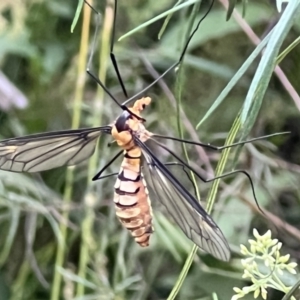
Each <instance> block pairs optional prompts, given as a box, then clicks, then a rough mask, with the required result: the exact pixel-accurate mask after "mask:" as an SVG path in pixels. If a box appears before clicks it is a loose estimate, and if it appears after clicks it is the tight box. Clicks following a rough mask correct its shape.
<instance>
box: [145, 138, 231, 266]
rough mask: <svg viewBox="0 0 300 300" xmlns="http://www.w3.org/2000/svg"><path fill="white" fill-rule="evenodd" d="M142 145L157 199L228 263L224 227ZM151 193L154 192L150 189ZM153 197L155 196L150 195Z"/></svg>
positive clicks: (194, 238) (149, 181)
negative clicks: (222, 229) (219, 225)
mask: <svg viewBox="0 0 300 300" xmlns="http://www.w3.org/2000/svg"><path fill="white" fill-rule="evenodd" d="M143 145H144V144H143V143H141V144H140V145H139V146H141V148H142V149H143V155H144V158H145V161H144V165H143V174H144V176H145V179H146V182H147V184H148V185H150V188H152V190H153V192H154V197H156V198H157V199H158V200H159V201H160V202H161V203H162V204H163V205H164V206H165V208H166V209H167V211H168V212H169V213H170V215H171V216H172V217H173V218H174V221H175V222H176V223H177V224H178V225H179V227H180V228H181V229H182V231H183V232H184V233H185V234H186V236H187V237H188V238H189V239H191V240H192V241H193V242H194V243H195V244H196V245H197V246H198V247H200V248H201V249H203V250H204V251H206V252H208V253H210V254H212V255H213V256H214V257H216V258H218V259H221V260H224V261H228V260H229V258H230V249H229V246H228V243H227V241H226V239H225V237H224V235H223V233H222V232H221V230H220V228H219V227H218V226H217V225H216V223H215V222H214V221H213V220H212V219H211V218H210V216H209V215H208V214H207V213H206V212H205V210H204V209H203V208H202V207H201V205H200V204H199V202H198V201H197V200H196V199H195V198H194V197H193V196H192V195H191V194H190V193H189V192H188V191H187V190H186V189H185V188H184V187H183V186H182V185H181V184H180V182H179V181H178V180H177V179H176V178H175V177H174V176H173V174H172V173H171V172H170V171H169V170H168V169H167V168H166V167H165V166H164V165H163V164H162V163H161V162H160V161H159V160H158V159H157V158H155V157H154V155H153V154H152V153H151V152H150V150H149V149H148V148H147V146H146V145H144V146H143ZM150 191H151V189H150ZM150 196H151V195H150Z"/></svg>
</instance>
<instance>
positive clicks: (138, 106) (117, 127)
mask: <svg viewBox="0 0 300 300" xmlns="http://www.w3.org/2000/svg"><path fill="white" fill-rule="evenodd" d="M150 102H151V98H149V97H145V98H141V99H139V100H137V101H135V103H134V105H133V106H132V107H129V108H128V109H129V111H131V112H132V113H133V114H134V115H133V114H130V112H129V111H127V110H124V111H123V112H122V114H121V115H120V116H119V117H118V118H117V120H116V121H115V123H114V125H113V127H112V130H111V135H112V137H113V138H114V139H115V140H116V142H117V144H118V145H119V146H120V147H122V148H123V149H125V150H128V149H130V148H132V147H133V146H134V142H133V135H134V136H137V137H138V138H139V139H140V140H141V141H143V142H144V141H146V140H148V139H149V137H150V136H151V133H149V132H148V131H147V130H146V128H145V126H144V124H143V119H142V117H141V111H142V110H143V109H144V108H145V107H146V106H147V105H149V104H150ZM137 117H139V118H140V119H139V118H137Z"/></svg>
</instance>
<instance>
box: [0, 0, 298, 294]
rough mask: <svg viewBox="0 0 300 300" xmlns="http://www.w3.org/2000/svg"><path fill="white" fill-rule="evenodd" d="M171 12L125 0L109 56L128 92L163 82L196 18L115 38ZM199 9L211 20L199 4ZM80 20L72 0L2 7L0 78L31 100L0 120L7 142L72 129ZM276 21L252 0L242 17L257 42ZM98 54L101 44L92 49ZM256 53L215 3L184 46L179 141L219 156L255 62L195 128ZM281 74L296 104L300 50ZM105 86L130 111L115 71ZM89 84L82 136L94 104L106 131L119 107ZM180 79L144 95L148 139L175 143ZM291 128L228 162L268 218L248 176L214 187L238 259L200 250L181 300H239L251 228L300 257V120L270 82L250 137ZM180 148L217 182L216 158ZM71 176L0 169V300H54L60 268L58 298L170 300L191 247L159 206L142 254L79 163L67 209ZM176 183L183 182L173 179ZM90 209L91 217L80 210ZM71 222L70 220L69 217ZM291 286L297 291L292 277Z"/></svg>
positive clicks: (104, 156) (107, 182)
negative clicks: (79, 291)
mask: <svg viewBox="0 0 300 300" xmlns="http://www.w3.org/2000/svg"><path fill="white" fill-rule="evenodd" d="M174 4H175V3H174V1H171V0H163V1H159V2H156V1H137V0H131V1H122V2H121V1H120V3H119V7H118V13H117V22H116V43H115V45H114V49H115V54H116V57H117V61H118V65H119V69H120V72H121V74H122V78H123V80H124V83H125V85H126V88H127V90H128V92H129V94H130V95H134V94H136V93H137V92H139V91H140V90H142V88H143V87H145V86H147V85H148V84H150V83H151V82H152V81H153V78H155V76H156V75H155V73H154V69H155V70H156V71H158V72H159V73H162V72H163V71H165V70H166V69H167V67H169V66H170V65H171V64H172V63H174V62H175V61H176V60H177V59H178V57H179V55H180V49H181V46H182V43H183V40H182V37H183V36H184V26H183V25H184V24H186V23H187V19H188V15H189V13H190V12H191V8H187V9H186V10H180V11H179V12H177V13H176V14H174V15H173V16H172V18H171V19H170V22H169V23H168V25H167V28H166V31H165V32H164V34H163V37H162V39H161V40H158V39H157V36H158V33H159V31H160V29H161V27H162V24H163V21H164V19H161V20H159V21H157V22H155V23H153V24H151V25H149V26H148V27H146V28H143V29H142V30H140V31H138V32H136V33H134V34H133V35H131V36H130V37H128V38H126V39H123V40H122V41H120V42H117V39H118V38H119V37H120V36H122V35H123V34H125V33H126V32H128V31H129V30H131V29H133V28H135V27H137V26H138V25H140V24H142V23H143V22H145V21H147V20H149V19H151V18H153V17H155V16H157V15H159V14H160V13H162V12H164V11H165V10H167V9H169V8H171V7H172V6H173V5H174ZM93 5H94V6H95V7H96V9H97V10H99V11H100V12H101V20H103V18H104V15H103V14H104V10H105V7H106V3H105V2H104V1H101V2H100V1H98V3H94V4H93ZM204 7H206V9H207V3H204ZM240 8H241V7H240ZM75 11H76V3H75V2H74V1H71V0H66V1H63V2H62V1H57V0H56V1H54V0H52V1H42V0H40V1H37V0H26V1H21V2H19V1H18V2H15V1H12V0H10V1H9V0H8V1H3V3H1V4H0V12H1V14H0V67H1V70H2V71H3V73H4V74H5V75H6V76H7V77H8V78H9V79H10V81H11V83H12V84H14V85H15V86H16V87H18V88H19V89H20V90H21V91H22V92H23V93H24V94H25V95H26V96H27V98H28V100H29V104H28V106H27V107H26V109H24V110H19V109H11V110H9V111H7V110H5V111H4V110H3V111H2V110H1V111H0V128H1V130H0V137H1V139H4V138H9V137H14V136H21V135H26V134H32V133H37V132H45V131H54V130H62V129H68V128H71V123H72V114H73V100H74V97H75V93H74V90H75V86H76V82H77V79H78V78H77V76H78V74H77V63H78V60H79V43H80V38H81V23H82V16H80V18H79V21H78V24H77V25H76V28H75V30H74V33H72V34H71V32H70V28H71V24H72V21H73V17H74V15H75ZM278 17H279V16H278V12H277V11H276V6H275V5H272V4H271V3H270V2H269V1H249V3H248V4H247V10H246V16H245V20H246V21H247V22H248V23H249V24H250V26H251V27H252V28H253V30H254V31H255V32H256V34H257V35H258V36H260V37H264V36H266V35H267V33H268V32H269V31H270V29H271V28H272V27H273V25H274V24H275V22H276V21H277V20H278ZM91 20H92V22H91V23H92V24H91V36H90V43H89V45H88V46H89V50H91V45H92V34H93V31H94V29H95V26H96V21H95V15H94V14H92V19H91ZM299 34H300V22H299V21H298V22H296V23H295V25H294V26H293V27H292V29H291V30H290V31H289V33H288V35H287V38H286V39H285V40H284V43H283V47H282V48H281V50H283V49H284V48H286V47H287V46H288V45H289V44H291V43H292V42H293V41H294V40H295V39H296V38H297V37H298V36H299ZM98 42H100V43H98ZM99 44H100V45H101V41H100V38H99V37H98V39H97V49H96V50H98V48H99V47H100V46H99ZM254 48H255V46H254V45H253V44H252V42H251V41H249V39H248V37H247V36H246V35H245V33H244V32H243V31H242V29H241V28H240V26H239V25H238V24H237V23H236V22H235V21H234V19H233V17H231V19H230V20H229V21H228V22H226V10H225V9H224V8H223V6H221V5H220V3H218V2H217V1H216V3H215V5H214V7H213V10H212V11H211V12H210V14H209V15H208V17H207V18H206V20H205V21H204V22H203V24H202V25H201V26H200V29H199V31H198V32H197V34H196V36H195V37H194V38H193V40H192V43H191V47H190V48H189V51H188V54H187V55H186V58H185V64H184V70H183V73H184V79H182V80H181V81H180V83H179V84H180V85H181V89H182V92H183V95H182V110H183V111H184V113H185V115H186V118H184V117H182V118H181V120H182V124H183V128H184V136H185V137H186V138H189V139H195V137H198V138H199V139H201V141H202V142H209V143H211V144H216V145H222V144H223V143H224V139H225V138H226V137H227V133H228V131H229V130H230V128H231V126H232V123H233V121H234V119H235V118H236V116H237V114H238V113H239V111H240V109H241V107H242V105H243V103H244V99H245V97H246V94H247V91H248V89H249V86H250V84H251V81H252V78H253V75H254V73H255V71H256V69H257V66H258V62H259V57H258V58H257V59H256V60H255V62H254V63H253V64H252V65H251V66H250V67H249V69H248V70H247V72H246V74H245V75H244V76H243V77H242V78H241V79H240V80H239V81H238V83H237V84H236V85H235V87H234V88H233V89H232V91H231V92H230V93H229V95H228V96H227V98H226V99H225V101H224V102H223V103H222V104H221V105H220V106H219V107H218V108H217V109H216V111H215V112H214V113H213V114H212V115H211V116H210V117H209V118H208V119H207V120H206V121H205V122H204V123H203V124H202V125H201V126H200V128H199V129H198V130H195V127H196V125H197V124H198V123H199V122H200V121H201V119H202V118H203V116H204V115H205V114H206V112H207V111H208V110H209V108H210V107H211V106H212V105H213V103H214V101H215V99H216V98H217V97H218V96H219V94H220V93H221V91H222V90H223V88H224V87H225V86H226V84H227V83H228V82H229V81H230V79H231V78H232V77H233V76H234V74H235V73H236V72H237V70H238V69H239V67H240V66H241V65H242V64H243V63H244V62H245V61H246V59H247V58H248V57H249V55H250V54H251V53H252V51H253V50H254ZM96 54H97V53H96ZM149 64H150V65H149ZM151 66H152V67H153V68H154V69H153V68H152V67H151ZM98 67H99V62H98V59H97V55H96V56H95V59H94V60H93V61H92V64H91V68H92V70H93V72H94V73H97V69H98ZM280 67H281V68H282V70H283V72H284V73H285V75H286V76H287V78H288V80H289V81H290V83H291V84H292V86H293V87H294V88H295V90H296V91H297V92H298V94H299V92H300V81H299V78H300V47H299V45H298V47H296V48H295V49H294V50H293V51H291V52H290V53H289V54H288V55H287V56H286V57H285V58H284V59H283V61H282V62H281V64H280ZM106 77H107V79H106V85H107V87H109V89H110V91H111V92H112V93H113V94H114V95H115V96H116V97H117V98H118V99H119V100H120V101H123V100H125V97H124V95H123V94H122V90H121V88H120V85H119V83H118V81H117V79H116V76H115V73H114V70H113V67H112V65H111V64H109V68H108V70H107V74H106ZM86 80H87V82H86V86H85V89H84V94H83V97H82V98H83V102H82V104H81V107H80V109H81V111H82V118H81V121H80V127H89V126H92V124H94V123H95V122H94V118H95V116H94V111H97V109H95V108H99V107H100V108H101V111H102V116H101V117H100V116H99V120H100V119H102V121H101V123H102V124H103V125H104V124H109V123H111V122H112V121H113V120H114V119H115V118H116V117H117V116H118V114H119V113H120V110H119V109H118V108H117V107H116V105H115V104H114V103H113V102H112V101H111V99H109V97H108V96H106V95H105V97H104V99H103V102H102V100H101V99H99V97H98V96H99V94H96V89H97V86H96V84H95V83H94V82H93V81H92V80H91V79H90V78H88V76H87V77H86ZM175 82H176V74H175V73H174V72H171V74H168V75H167V76H166V77H165V78H164V80H163V82H162V81H161V84H157V85H155V86H154V87H153V88H151V89H150V90H149V91H148V92H147V95H148V96H150V97H152V99H153V102H152V105H151V107H150V108H149V109H147V111H146V112H145V115H146V118H147V126H148V129H149V130H151V131H153V132H158V133H161V134H165V135H166V134H167V135H171V136H178V130H177V122H176V109H175V102H174V101H175V100H174V93H175V90H176V87H175ZM0 89H1V86H0ZM0 102H1V98H0ZM0 107H1V103H0ZM298 107H299V106H298ZM96 117H97V116H96ZM287 130H288V131H291V134H290V135H288V136H277V137H274V138H271V139H269V140H264V141H260V142H257V143H254V144H249V145H245V146H244V147H243V149H242V152H241V155H240V156H239V160H238V162H237V164H235V162H233V160H234V155H231V156H230V160H229V162H228V164H227V167H226V170H227V171H230V170H231V169H232V167H233V164H235V166H234V168H241V169H245V170H247V171H248V172H249V173H250V174H251V176H252V178H253V181H254V184H255V191H256V193H257V196H258V200H259V203H260V205H261V206H262V207H263V208H264V209H265V211H266V212H267V218H265V217H262V216H261V215H260V214H259V212H258V210H257V208H256V206H255V203H254V200H253V196H252V193H251V190H250V187H249V182H248V180H247V178H246V177H245V176H243V175H238V176H232V177H230V178H226V179H224V180H222V182H221V185H220V189H219V192H218V201H217V203H216V204H215V205H214V213H213V217H214V220H215V221H216V222H217V223H218V225H219V226H220V228H221V229H222V231H223V232H224V235H225V236H226V238H227V239H228V241H229V244H230V246H231V249H232V252H233V253H232V257H233V258H232V260H231V261H230V262H229V263H223V262H219V261H217V260H215V259H213V258H212V257H211V256H209V255H207V254H204V253H201V252H200V251H198V253H197V255H196V257H195V259H194V263H193V265H192V267H191V269H190V271H189V273H188V275H187V278H186V280H185V282H184V284H183V286H182V288H181V289H180V292H179V296H178V298H177V299H203V300H204V299H216V298H212V297H213V293H214V292H215V293H216V294H217V295H218V298H217V299H219V300H228V299H230V298H231V296H232V295H233V294H234V292H233V290H232V288H233V287H242V286H244V285H246V284H247V283H246V282H244V280H242V278H241V275H242V273H243V271H242V269H241V268H242V266H241V264H240V263H239V258H240V255H239V254H238V251H239V244H240V243H244V244H245V243H247V240H248V238H249V237H251V235H252V228H253V227H256V228H257V229H258V231H259V232H260V233H264V232H265V231H266V230H267V229H271V230H272V232H273V237H277V238H278V239H279V240H280V241H282V242H283V252H286V253H290V254H291V257H292V258H293V259H294V260H295V261H298V260H299V259H300V256H299V243H300V228H299V226H300V221H299V220H300V218H299V215H300V194H299V184H298V183H299V180H300V174H299V173H300V167H299V164H300V156H299V153H300V118H299V110H298V109H297V106H296V105H295V102H294V101H293V99H292V98H291V96H290V95H289V93H288V92H287V91H286V90H285V88H284V87H283V85H282V83H281V82H280V80H279V79H278V77H276V76H275V75H273V76H272V79H271V81H270V84H269V86H268V89H267V92H266V94H265V96H264V98H263V105H262V108H261V109H260V111H259V115H258V117H257V119H256V121H255V124H254V128H253V129H252V131H251V136H252V137H256V136H260V135H265V134H270V133H275V132H279V131H287ZM110 141H111V140H110V139H109V138H101V140H100V143H99V149H100V150H99V155H98V156H97V168H95V172H94V173H95V174H96V172H97V169H100V168H101V167H102V166H104V165H105V163H106V162H107V161H108V160H109V159H110V158H111V157H112V153H113V154H114V153H116V151H117V149H116V147H115V146H114V145H113V146H112V147H111V148H108V147H107V143H108V142H110ZM166 145H167V146H168V147H170V148H171V149H173V150H174V151H176V153H177V154H179V155H181V156H183V152H182V147H181V145H180V144H179V143H175V142H172V141H166ZM187 149H188V154H189V156H190V159H191V164H192V165H193V166H194V167H195V168H197V169H198V170H199V172H201V174H206V175H205V176H206V177H209V178H211V177H213V173H212V171H213V170H214V169H215V167H216V164H217V162H218V160H219V159H220V153H216V152H212V151H205V152H200V151H199V149H197V148H195V147H192V146H189V147H187ZM153 151H154V152H155V153H156V154H157V156H158V157H159V158H160V159H161V160H162V161H172V158H170V157H169V156H168V155H167V154H166V153H165V152H162V151H161V150H160V149H153ZM206 158H207V159H209V162H206V161H205V159H206ZM118 167H119V163H115V164H114V165H113V166H112V167H111V168H110V170H108V172H110V171H112V172H115V171H117V170H118ZM65 172H66V168H59V169H57V170H51V171H47V172H43V173H41V174H31V175H28V174H16V173H9V172H4V171H1V172H0V224H1V235H0V267H1V269H0V295H1V296H0V299H1V300H2V299H12V300H15V299H50V294H51V289H52V288H53V287H52V280H53V276H54V272H55V271H56V272H59V273H60V274H62V276H63V282H62V286H61V290H60V299H75V294H76V292H75V291H76V285H77V284H78V283H79V284H80V285H81V286H84V287H85V296H81V297H77V298H76V299H165V298H167V296H168V295H169V293H170V291H171V289H172V287H173V286H174V284H175V282H176V279H177V277H178V275H179V273H180V271H181V269H182V266H183V264H184V261H185V259H186V257H187V255H188V254H189V252H190V250H191V248H192V243H191V242H190V241H189V240H188V239H187V238H186V237H185V236H184V235H183V234H182V233H181V231H180V230H179V229H178V228H177V227H176V225H175V224H173V221H172V220H171V219H170V218H169V217H168V216H167V215H166V214H165V212H164V210H163V209H161V208H160V207H159V204H158V203H155V202H156V199H153V200H152V201H153V202H154V203H153V206H154V214H155V222H154V226H155V230H156V231H155V233H154V234H153V237H152V238H151V246H150V247H149V248H148V249H140V248H139V246H138V245H136V244H135V243H134V241H133V239H132V238H131V236H129V234H128V233H127V231H125V229H123V228H122V227H121V225H120V224H119V221H118V220H117V219H116V217H115V214H114V205H113V201H112V198H113V186H114V178H113V177H110V178H108V179H104V180H101V181H97V182H95V183H93V184H92V185H91V186H92V188H93V194H92V197H90V198H88V195H89V194H88V193H87V191H90V189H91V186H90V185H89V187H88V188H87V180H86V177H87V163H83V164H81V165H79V166H76V167H75V168H74V181H73V192H72V197H71V200H72V201H71V202H70V203H67V204H66V202H65V201H64V200H63V198H64V197H63V194H64V188H65V185H66V176H65ZM178 177H179V178H182V180H183V181H184V182H186V179H185V178H183V177H182V176H181V175H180V174H179V172H178ZM199 187H200V191H201V199H202V201H203V202H204V204H203V205H205V199H206V198H207V195H208V191H209V188H210V187H211V184H204V183H202V182H199ZM86 204H88V205H89V207H91V208H92V209H91V210H88V211H87V210H86ZM156 207H157V209H156ZM66 211H68V212H69V220H65V219H64V218H63V213H64V212H66ZM87 214H90V215H91V220H92V223H91V226H90V227H89V228H90V231H89V232H86V231H84V232H82V230H83V229H84V228H85V227H82V226H83V225H82V222H83V221H84V220H87V219H86V216H87ZM66 223H67V225H68V232H67V237H64V236H62V235H61V231H60V229H59V226H60V225H61V224H66ZM82 234H83V235H82ZM82 236H83V237H84V239H85V241H84V243H85V244H86V246H87V248H88V261H87V269H86V274H85V276H84V278H82V277H78V275H77V274H78V269H79V261H80V259H81V258H80V257H81V255H82V251H83V250H82V248H81V247H82V242H83V239H82ZM58 243H64V244H65V245H66V253H65V255H64V260H65V261H64V264H63V266H62V267H58V268H55V264H56V259H55V256H56V249H57V245H58ZM289 280H291V282H292V284H293V283H294V282H295V280H296V277H295V278H291V279H289ZM281 298H282V295H281V294H279V293H277V292H276V291H270V292H269V298H268V299H271V300H276V299H281ZM53 299H54V298H53ZM245 299H252V298H251V297H249V298H245Z"/></svg>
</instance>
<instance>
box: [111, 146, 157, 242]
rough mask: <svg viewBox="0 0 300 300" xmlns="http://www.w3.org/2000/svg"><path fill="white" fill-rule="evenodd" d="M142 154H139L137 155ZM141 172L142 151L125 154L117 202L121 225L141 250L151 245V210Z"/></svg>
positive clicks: (118, 184) (117, 186) (117, 184)
mask: <svg viewBox="0 0 300 300" xmlns="http://www.w3.org/2000/svg"><path fill="white" fill-rule="evenodd" d="M138 153H139V155H137V154H138ZM140 169H141V151H140V149H139V148H138V147H134V148H133V149H131V150H129V151H125V155H124V159H123V162H122V165H121V170H120V173H119V175H118V179H117V181H116V184H115V196H114V202H115V207H116V215H117V216H118V218H119V220H120V222H121V223H122V224H123V226H124V227H126V228H127V229H128V230H129V231H130V232H131V234H132V236H133V237H134V239H135V241H136V242H137V243H138V244H139V245H140V246H142V247H147V246H149V239H150V235H151V234H152V232H153V227H152V208H151V202H150V199H149V195H148V190H147V187H146V183H145V180H144V179H143V174H142V173H141V171H140Z"/></svg>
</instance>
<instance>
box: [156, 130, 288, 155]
mask: <svg viewBox="0 0 300 300" xmlns="http://www.w3.org/2000/svg"><path fill="white" fill-rule="evenodd" d="M290 133H291V132H290V131H285V132H278V133H272V134H268V135H263V136H260V137H257V138H253V139H250V140H247V141H241V142H237V143H233V144H230V145H226V146H214V145H211V144H205V143H200V142H194V141H190V140H184V139H179V138H174V137H171V136H166V135H160V134H153V135H152V137H156V138H161V139H166V140H172V141H176V142H181V143H185V144H192V145H196V146H201V147H204V148H209V149H213V150H216V151H221V150H223V149H227V148H231V147H236V146H239V145H244V144H248V143H253V142H255V141H259V140H263V139H267V138H270V137H273V136H277V135H283V134H290ZM151 140H153V138H152V139H151Z"/></svg>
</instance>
